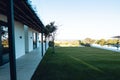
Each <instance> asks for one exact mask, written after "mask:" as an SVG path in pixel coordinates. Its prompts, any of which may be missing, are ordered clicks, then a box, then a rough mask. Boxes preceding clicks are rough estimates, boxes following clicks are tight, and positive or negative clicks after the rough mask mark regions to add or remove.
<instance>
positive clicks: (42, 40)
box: [41, 32, 43, 57]
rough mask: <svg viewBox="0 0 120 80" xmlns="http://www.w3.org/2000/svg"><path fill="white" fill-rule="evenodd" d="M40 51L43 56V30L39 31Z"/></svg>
mask: <svg viewBox="0 0 120 80" xmlns="http://www.w3.org/2000/svg"><path fill="white" fill-rule="evenodd" d="M41 53H42V57H43V32H42V33H41Z"/></svg>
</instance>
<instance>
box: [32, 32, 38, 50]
mask: <svg viewBox="0 0 120 80" xmlns="http://www.w3.org/2000/svg"><path fill="white" fill-rule="evenodd" d="M35 48H37V33H35V32H33V49H35Z"/></svg>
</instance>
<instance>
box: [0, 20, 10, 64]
mask: <svg viewBox="0 0 120 80" xmlns="http://www.w3.org/2000/svg"><path fill="white" fill-rule="evenodd" d="M7 62H9V44H8V27H7V23H6V22H3V21H0V66H1V65H3V64H5V63H7Z"/></svg>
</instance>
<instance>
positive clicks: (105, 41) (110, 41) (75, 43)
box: [55, 38, 120, 46]
mask: <svg viewBox="0 0 120 80" xmlns="http://www.w3.org/2000/svg"><path fill="white" fill-rule="evenodd" d="M91 44H99V45H101V46H103V45H108V46H109V45H116V44H117V45H118V44H120V40H118V39H99V40H96V39H92V38H85V39H84V40H63V41H59V40H58V41H55V46H80V45H83V46H90V45H91Z"/></svg>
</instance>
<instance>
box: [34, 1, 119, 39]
mask: <svg viewBox="0 0 120 80" xmlns="http://www.w3.org/2000/svg"><path fill="white" fill-rule="evenodd" d="M32 2H33V5H34V6H36V9H37V12H38V15H39V16H40V19H41V20H42V22H43V23H44V25H46V24H48V23H50V22H52V21H55V22H56V25H58V31H57V36H56V39H60V40H61V39H64V40H69V39H77V40H78V39H79V40H80V39H84V38H86V37H89V38H96V39H101V38H110V37H112V36H116V35H120V0H32Z"/></svg>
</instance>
